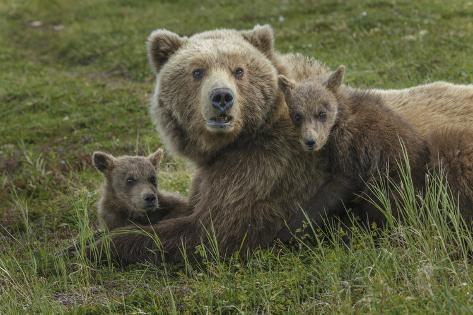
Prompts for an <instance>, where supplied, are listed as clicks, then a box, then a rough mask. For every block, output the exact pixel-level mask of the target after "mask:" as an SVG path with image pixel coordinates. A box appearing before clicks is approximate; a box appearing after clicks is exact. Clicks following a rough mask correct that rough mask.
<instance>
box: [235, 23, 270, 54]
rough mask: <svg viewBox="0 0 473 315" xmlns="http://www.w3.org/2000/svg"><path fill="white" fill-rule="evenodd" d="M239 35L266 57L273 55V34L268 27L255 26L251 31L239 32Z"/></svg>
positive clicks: (266, 25)
mask: <svg viewBox="0 0 473 315" xmlns="http://www.w3.org/2000/svg"><path fill="white" fill-rule="evenodd" d="M240 33H241V35H242V36H243V38H244V39H246V40H247V41H248V42H250V44H252V45H253V46H255V47H256V48H257V49H258V50H259V51H261V52H262V53H263V54H265V55H266V56H267V57H271V56H272V55H273V49H274V32H273V28H272V27H271V26H270V25H268V24H265V25H256V26H255V27H254V28H253V29H252V30H251V31H241V32H240Z"/></svg>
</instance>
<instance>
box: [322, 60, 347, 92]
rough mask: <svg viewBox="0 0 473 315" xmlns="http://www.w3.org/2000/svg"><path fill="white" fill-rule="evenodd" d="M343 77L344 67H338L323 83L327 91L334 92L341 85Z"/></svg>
mask: <svg viewBox="0 0 473 315" xmlns="http://www.w3.org/2000/svg"><path fill="white" fill-rule="evenodd" d="M344 75H345V66H343V65H342V66H339V67H338V68H337V70H335V71H334V72H333V73H332V74H331V75H330V76H329V77H328V79H327V81H325V86H326V87H327V89H329V90H331V91H333V92H336V91H337V90H338V88H339V87H340V85H342V83H343V76H344Z"/></svg>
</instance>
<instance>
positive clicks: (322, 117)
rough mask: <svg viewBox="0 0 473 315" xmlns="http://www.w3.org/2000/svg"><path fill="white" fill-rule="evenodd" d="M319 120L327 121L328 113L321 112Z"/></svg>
mask: <svg viewBox="0 0 473 315" xmlns="http://www.w3.org/2000/svg"><path fill="white" fill-rule="evenodd" d="M319 119H320V120H321V121H325V120H326V119H327V112H324V111H321V112H320V113H319Z"/></svg>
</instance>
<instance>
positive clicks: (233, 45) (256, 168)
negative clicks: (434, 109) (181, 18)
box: [112, 26, 473, 264]
mask: <svg viewBox="0 0 473 315" xmlns="http://www.w3.org/2000/svg"><path fill="white" fill-rule="evenodd" d="M272 45H273V38H272V31H271V29H270V27H269V26H262V27H257V28H255V29H254V30H252V31H243V32H239V31H235V30H215V31H209V32H204V33H199V34H196V35H193V36H191V37H189V38H186V37H180V36H178V35H177V34H174V33H171V32H169V31H165V30H157V31H155V32H153V33H152V34H151V35H150V37H149V40H148V47H149V58H150V63H151V65H152V67H153V69H154V71H155V72H156V74H157V83H156V89H155V94H154V96H153V97H152V106H151V108H150V114H151V117H152V118H153V119H154V121H155V123H156V126H157V129H158V131H159V133H160V135H161V138H162V140H163V141H165V143H166V145H167V146H168V148H170V149H171V150H172V151H173V152H174V153H176V154H179V155H182V156H184V157H186V158H187V159H189V160H190V161H192V162H194V163H195V164H196V168H197V172H196V174H195V177H194V179H193V183H192V188H191V192H190V196H189V206H190V208H192V209H193V212H192V214H191V215H190V216H186V217H180V218H175V219H171V220H166V221H162V222H160V223H158V224H156V225H154V226H152V227H149V228H147V229H146V231H147V232H149V233H157V235H158V236H159V239H160V242H161V245H162V248H163V250H164V253H165V257H166V258H167V259H175V260H177V259H181V250H182V249H181V248H182V247H184V248H185V251H186V252H187V253H193V252H194V246H195V245H196V244H199V243H200V242H201V241H203V242H204V243H205V244H207V237H206V231H215V238H216V240H217V242H218V244H219V247H218V249H219V253H220V255H225V254H229V253H232V252H234V251H235V250H238V249H242V250H243V251H246V250H252V249H254V248H257V247H265V246H269V245H270V244H271V243H272V241H273V239H274V238H275V237H276V234H277V232H278V230H279V229H280V228H281V226H282V225H283V222H284V220H285V219H288V217H289V216H290V214H291V213H292V212H293V211H296V209H298V206H299V205H301V204H305V203H307V202H308V201H309V200H308V199H309V198H310V197H311V196H313V195H315V193H316V191H317V190H318V188H320V187H321V185H322V183H323V182H324V181H326V180H327V179H328V177H327V175H328V166H327V164H326V163H325V162H324V161H325V159H324V158H323V156H321V155H320V154H318V153H315V154H314V153H308V152H306V151H305V150H303V149H302V147H301V146H300V145H299V144H298V143H297V141H298V134H297V132H296V130H295V128H294V127H293V126H292V123H291V121H290V119H289V116H288V112H287V108H286V106H285V103H284V99H283V97H282V95H281V94H280V93H279V92H278V88H277V74H278V72H280V73H282V74H285V75H287V76H289V78H291V79H298V80H299V79H300V78H304V77H308V76H309V75H311V74H314V75H315V74H318V75H322V74H324V73H326V72H327V70H326V69H325V68H324V67H323V66H321V65H320V64H319V63H318V62H316V61H313V60H310V59H308V58H304V57H302V56H300V55H279V54H277V53H276V52H274V51H273V46H272ZM237 67H242V68H243V69H244V74H243V76H242V77H241V78H237V77H236V76H235V69H236V68H237ZM197 69H202V70H203V71H204V76H203V77H202V78H201V79H198V80H197V79H195V78H194V77H193V72H194V71H195V70H197ZM215 87H225V88H228V89H230V90H231V91H233V93H234V94H235V104H234V105H233V107H232V109H231V110H230V111H229V112H228V113H227V114H230V115H231V116H232V126H231V127H229V128H227V129H225V130H215V129H211V128H209V126H208V124H207V122H208V120H209V119H212V117H213V116H214V115H216V113H215V112H214V109H213V108H212V107H211V106H210V104H209V101H208V96H209V92H210V91H211V90H212V89H213V88H215ZM387 105H388V106H390V107H392V108H397V107H396V104H395V103H394V102H391V103H388V102H387ZM400 111H402V109H400ZM469 117H470V119H472V118H473V114H471V115H470V116H469ZM414 125H415V123H414ZM112 240H113V244H114V246H115V249H116V258H117V259H118V260H119V261H120V262H121V263H123V264H128V263H133V262H142V261H145V260H150V261H154V262H156V263H158V262H159V261H160V258H161V256H160V255H156V254H153V252H152V251H150V250H155V249H157V245H156V244H155V242H154V240H153V239H151V238H150V237H149V236H147V235H143V234H136V233H128V234H125V235H116V236H114V238H113V239H112Z"/></svg>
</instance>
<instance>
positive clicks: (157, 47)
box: [146, 29, 187, 73]
mask: <svg viewBox="0 0 473 315" xmlns="http://www.w3.org/2000/svg"><path fill="white" fill-rule="evenodd" d="M186 41H187V38H185V37H181V36H179V35H177V34H176V33H173V32H170V31H168V30H165V29H159V30H155V31H153V32H152V33H151V34H150V35H149V36H148V41H147V43H146V46H147V48H148V60H149V63H150V64H151V68H152V69H153V71H155V72H156V73H158V72H159V70H161V67H162V66H163V65H164V64H165V63H166V62H167V61H168V59H169V57H171V56H172V55H173V54H174V53H175V52H176V51H177V50H178V49H179V48H181V47H182V45H183V44H184V43H185V42H186Z"/></svg>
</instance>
